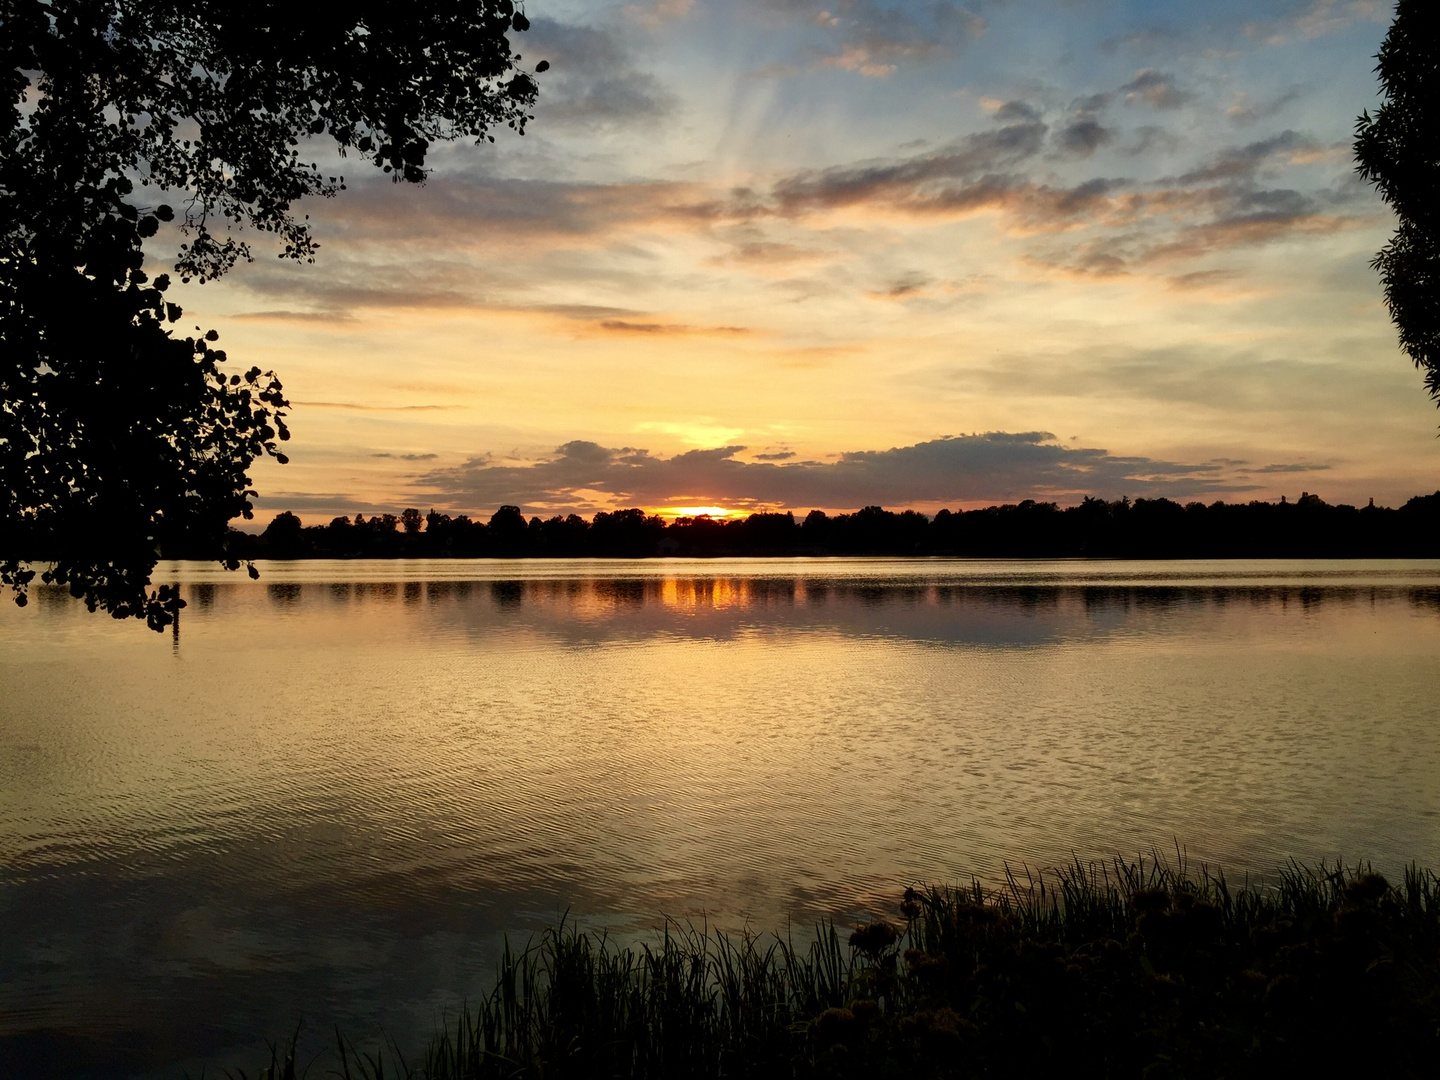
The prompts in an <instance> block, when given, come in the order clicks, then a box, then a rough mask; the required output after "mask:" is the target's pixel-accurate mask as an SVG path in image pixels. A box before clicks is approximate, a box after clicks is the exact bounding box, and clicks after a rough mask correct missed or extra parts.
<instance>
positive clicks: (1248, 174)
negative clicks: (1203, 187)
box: [1180, 130, 1321, 184]
mask: <svg viewBox="0 0 1440 1080" xmlns="http://www.w3.org/2000/svg"><path fill="white" fill-rule="evenodd" d="M1319 149H1321V146H1320V144H1319V143H1318V142H1316V141H1315V140H1314V139H1311V138H1309V137H1307V136H1304V135H1301V134H1300V133H1299V132H1295V131H1288V130H1287V131H1282V132H1280V133H1279V134H1278V135H1271V136H1270V137H1269V138H1268V139H1260V140H1259V141H1257V142H1252V143H1249V144H1247V145H1245V146H1234V147H1228V148H1226V149H1224V150H1221V151H1220V152H1219V153H1218V154H1216V155H1215V157H1214V158H1213V159H1212V160H1211V162H1210V164H1208V165H1205V166H1203V167H1201V168H1199V169H1192V170H1191V171H1190V172H1187V173H1185V174H1184V175H1183V176H1181V177H1180V183H1182V184H1200V183H1205V182H1207V181H1210V180H1237V179H1246V180H1248V179H1251V178H1253V177H1254V176H1255V174H1256V173H1257V172H1259V171H1260V169H1261V168H1263V167H1264V166H1265V165H1268V164H1271V163H1272V162H1274V161H1276V159H1279V158H1283V157H1290V158H1292V159H1293V158H1294V157H1296V156H1302V155H1306V154H1309V153H1314V152H1316V151H1317V150H1319Z"/></svg>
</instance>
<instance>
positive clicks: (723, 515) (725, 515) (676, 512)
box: [652, 506, 755, 521]
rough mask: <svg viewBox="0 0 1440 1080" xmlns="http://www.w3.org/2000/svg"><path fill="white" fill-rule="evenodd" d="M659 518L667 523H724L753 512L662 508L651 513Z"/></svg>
mask: <svg viewBox="0 0 1440 1080" xmlns="http://www.w3.org/2000/svg"><path fill="white" fill-rule="evenodd" d="M652 512H653V513H655V514H658V515H659V516H660V517H662V518H665V519H667V520H669V521H675V520H677V519H679V518H698V517H708V518H713V519H714V520H716V521H726V520H728V519H730V518H745V517H749V516H750V515H751V514H753V513H754V512H755V511H753V510H730V509H728V508H726V507H724V506H662V507H660V508H659V509H657V510H654V511H652Z"/></svg>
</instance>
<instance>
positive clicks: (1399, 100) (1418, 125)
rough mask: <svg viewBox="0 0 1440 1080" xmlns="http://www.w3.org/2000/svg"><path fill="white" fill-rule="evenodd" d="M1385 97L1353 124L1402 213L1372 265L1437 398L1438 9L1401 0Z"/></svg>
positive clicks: (1363, 166)
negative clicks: (1380, 103) (1381, 102)
mask: <svg viewBox="0 0 1440 1080" xmlns="http://www.w3.org/2000/svg"><path fill="white" fill-rule="evenodd" d="M1376 60H1377V65H1376V68H1375V70H1376V73H1377V74H1378V75H1379V77H1380V86H1381V89H1382V91H1383V92H1384V94H1385V101H1384V103H1383V104H1382V105H1381V106H1380V108H1379V109H1378V110H1376V112H1375V114H1374V115H1373V116H1372V115H1371V114H1370V113H1369V112H1368V111H1367V112H1365V113H1363V114H1362V115H1361V116H1360V118H1359V120H1358V121H1357V123H1356V129H1355V161H1356V169H1357V171H1358V172H1359V174H1360V176H1361V177H1362V178H1363V179H1365V180H1367V181H1369V182H1370V183H1372V184H1374V185H1375V188H1376V190H1378V191H1379V192H1380V195H1381V197H1382V198H1383V199H1384V200H1385V202H1386V203H1388V204H1389V205H1390V207H1391V208H1392V209H1393V210H1394V211H1395V214H1396V217H1397V218H1398V219H1399V220H1398V222H1397V225H1396V228H1395V233H1394V235H1393V236H1392V237H1391V239H1390V242H1389V243H1388V244H1386V245H1385V247H1384V248H1382V249H1381V250H1380V252H1379V253H1378V254H1377V255H1376V256H1375V259H1374V260H1373V262H1372V265H1373V266H1374V268H1375V269H1376V270H1378V271H1379V272H1380V277H1381V280H1382V282H1383V283H1384V286H1385V304H1386V306H1387V307H1388V308H1389V310H1390V315H1391V318H1392V319H1393V320H1394V322H1395V326H1396V328H1397V330H1398V331H1399V335H1400V346H1401V348H1403V349H1404V350H1405V351H1406V352H1407V353H1409V355H1410V357H1411V359H1413V360H1414V361H1415V364H1416V366H1417V367H1419V368H1420V369H1421V370H1422V371H1423V372H1424V373H1425V385H1426V388H1427V389H1428V390H1429V391H1430V395H1431V397H1433V398H1435V399H1436V401H1437V402H1440V10H1437V8H1436V5H1435V4H1433V3H1431V2H1429V0H1400V3H1399V4H1398V5H1397V7H1396V11H1395V21H1394V23H1393V24H1392V25H1391V28H1390V32H1389V34H1388V35H1387V36H1386V38H1385V41H1384V43H1383V44H1382V45H1381V47H1380V52H1379V54H1378V55H1377V57H1376Z"/></svg>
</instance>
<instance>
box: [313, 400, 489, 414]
mask: <svg viewBox="0 0 1440 1080" xmlns="http://www.w3.org/2000/svg"><path fill="white" fill-rule="evenodd" d="M291 404H292V405H294V406H295V407H296V408H306V409H343V410H346V411H348V412H445V411H447V410H451V409H458V408H461V406H459V405H361V404H359V403H357V402H353V401H295V402H292V403H291Z"/></svg>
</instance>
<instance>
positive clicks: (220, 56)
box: [0, 0, 536, 629]
mask: <svg viewBox="0 0 1440 1080" xmlns="http://www.w3.org/2000/svg"><path fill="white" fill-rule="evenodd" d="M527 25H528V23H527V22H526V20H525V16H524V14H523V13H522V12H520V11H519V10H517V9H516V7H515V6H514V4H513V3H512V0H480V2H474V0H470V2H467V0H412V2H407V3H405V4H395V3H390V2H387V0H358V2H356V3H352V4H349V5H346V6H345V7H343V8H336V7H331V6H328V5H313V4H312V5H304V4H289V3H277V2H270V0H253V2H252V0H246V2H243V3H242V2H238V0H185V2H181V3H174V2H160V0H0V80H3V90H0V93H3V95H4V100H3V102H0V580H3V581H4V582H5V583H6V584H9V585H11V586H12V587H13V588H14V589H15V590H16V594H17V600H18V601H19V602H20V603H22V604H23V603H24V602H25V595H26V591H25V590H26V588H27V586H28V585H29V583H30V582H31V581H32V580H33V579H34V577H35V576H36V573H37V571H35V570H34V569H32V568H31V567H30V566H29V563H30V561H32V560H34V559H36V558H44V559H46V560H48V561H50V562H52V563H53V565H51V566H50V567H48V568H47V569H45V570H44V571H43V573H42V575H41V576H42V578H43V580H46V581H50V582H55V583H59V584H62V585H68V586H69V588H70V590H71V592H72V593H73V594H74V595H75V596H77V597H81V598H83V599H84V600H85V602H86V603H87V605H88V606H89V607H90V608H91V609H92V610H94V609H96V608H104V609H105V610H108V611H109V612H110V613H111V614H112V615H114V616H116V617H117V618H120V617H128V616H141V617H144V618H146V620H147V621H148V622H149V624H150V625H151V626H152V627H154V628H156V629H160V628H162V627H163V626H165V625H166V624H167V623H168V622H169V621H170V620H171V618H172V617H173V613H174V611H175V610H176V609H177V608H178V606H179V604H180V601H179V598H178V597H173V596H166V597H162V596H161V595H160V594H159V593H158V592H156V593H150V592H147V589H148V583H149V575H150V571H151V569H153V567H154V565H155V561H156V559H157V557H158V552H159V550H160V548H161V545H162V544H166V543H177V542H180V541H183V543H180V546H183V547H185V548H186V550H188V551H192V552H203V553H204V554H205V556H206V557H213V558H218V559H220V560H221V561H222V562H223V563H224V564H225V565H226V566H227V567H229V568H231V569H235V568H238V566H239V565H240V559H239V558H238V557H237V556H236V555H235V554H234V553H233V552H232V551H231V550H229V543H230V542H229V539H228V530H227V527H226V525H227V522H228V521H229V520H231V519H232V518H235V517H250V516H251V510H252V504H251V501H250V500H251V498H252V497H253V496H254V494H255V492H254V490H253V489H252V488H251V486H250V480H249V476H248V470H249V468H250V466H251V464H252V463H253V462H254V461H255V459H256V458H258V457H260V456H261V455H270V456H272V457H274V458H275V459H276V460H278V461H280V462H282V463H283V462H284V461H285V455H284V454H283V453H282V452H281V451H280V449H279V445H278V444H279V442H281V441H284V440H285V439H287V438H288V437H289V432H288V430H287V428H286V424H285V410H286V409H287V408H288V402H287V400H286V399H285V397H284V392H283V388H282V386H281V383H280V381H279V379H277V378H276V377H275V375H274V374H273V373H271V372H264V371H261V370H260V369H259V368H255V367H252V368H250V369H248V370H235V369H232V368H230V367H228V366H227V357H226V354H225V352H224V351H223V350H221V349H218V348H216V347H215V345H214V343H215V341H216V339H217V336H218V335H217V334H216V333H215V331H213V330H211V331H209V332H205V333H202V332H200V330H199V328H198V327H197V328H196V329H195V331H194V332H193V333H185V334H184V335H183V336H182V335H181V334H180V332H179V330H178V326H177V324H178V322H179V320H180V319H181V317H182V315H183V312H182V310H181V308H180V307H179V305H177V304H175V303H174V302H172V301H170V300H168V299H167V298H166V293H167V290H168V289H169V287H170V284H171V283H170V278H169V276H168V275H167V274H163V273H162V274H159V275H157V276H154V277H151V276H150V275H149V274H147V272H146V270H145V261H146V252H145V245H146V242H147V241H149V240H151V239H152V238H155V237H157V236H162V235H163V236H164V237H165V238H170V237H171V236H173V237H174V239H175V240H176V241H177V242H179V243H180V248H179V258H178V261H177V263H176V269H177V271H178V273H179V275H180V277H181V280H182V282H188V281H191V280H194V281H196V282H198V283H204V282H206V281H208V280H211V279H213V278H215V277H217V276H219V275H221V274H223V273H225V272H226V271H227V270H229V269H230V268H231V267H232V266H233V265H234V264H235V263H236V261H237V260H239V259H250V258H252V257H253V253H252V250H251V245H250V241H249V240H248V239H246V238H245V237H244V233H245V232H246V230H249V231H250V232H252V233H258V234H269V235H272V236H273V237H274V238H275V239H276V240H277V241H278V247H279V254H280V255H281V257H282V258H290V259H297V260H306V261H313V259H314V254H315V250H316V247H317V244H316V242H315V239H314V236H313V234H312V231H311V228H310V224H309V221H308V217H307V216H305V215H301V214H298V213H297V212H296V209H295V207H296V204H297V203H298V202H299V201H300V200H302V199H304V198H306V197H307V196H322V197H328V196H333V195H335V194H336V193H337V192H338V191H339V190H341V189H342V188H343V187H344V180H343V177H341V176H339V175H338V174H337V175H332V174H330V173H329V172H327V171H324V170H322V169H321V168H320V166H319V165H318V164H317V163H316V162H315V161H313V160H308V158H310V157H312V156H314V154H316V153H318V151H319V149H320V147H321V145H322V144H328V145H329V146H330V147H331V148H332V150H338V152H339V153H340V154H351V155H356V156H358V157H359V158H360V159H361V160H363V161H366V162H369V163H372V164H373V165H375V166H378V167H379V168H381V169H382V170H383V171H384V172H386V173H390V174H391V175H392V176H393V178H394V179H396V180H397V181H399V180H405V181H408V182H419V181H421V180H423V179H424V178H425V176H426V156H427V153H428V151H429V148H430V146H431V144H432V143H433V142H434V141H435V140H437V139H454V138H460V137H465V136H471V137H476V138H487V137H489V136H488V135H487V132H488V131H489V130H490V129H491V128H493V127H495V126H497V125H499V124H507V125H508V126H510V127H511V128H514V129H515V130H517V131H523V128H524V125H525V122H526V121H527V120H528V119H529V118H530V117H529V113H528V109H529V108H530V106H531V104H532V103H533V101H534V99H535V95H536V84H535V82H534V79H533V78H532V77H531V76H530V75H529V74H527V73H525V72H523V71H520V70H518V69H517V68H516V67H515V65H516V63H517V62H518V61H519V59H520V57H519V56H518V55H517V54H515V53H513V52H512V50H511V48H510V44H509V38H508V34H509V33H510V32H511V31H514V30H523V29H524V28H525V27H526V26H527ZM177 207H178V209H177ZM162 230H163V232H162ZM177 234H178V235H177ZM181 241H183V242H181ZM252 569H253V568H252Z"/></svg>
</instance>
